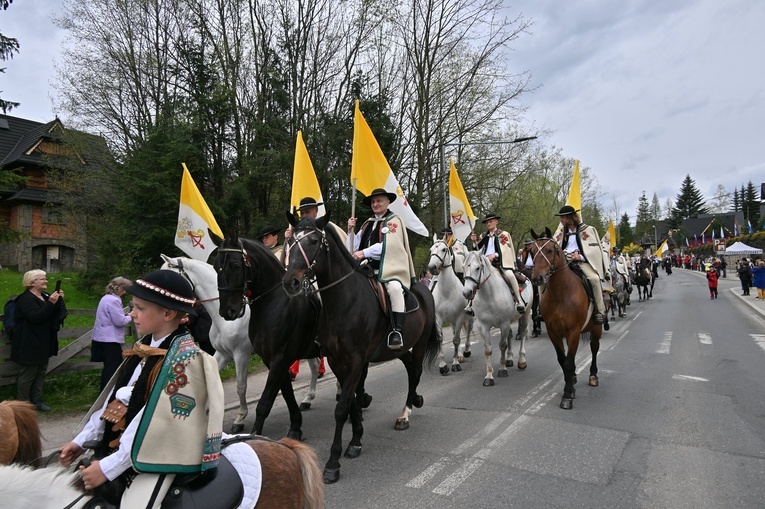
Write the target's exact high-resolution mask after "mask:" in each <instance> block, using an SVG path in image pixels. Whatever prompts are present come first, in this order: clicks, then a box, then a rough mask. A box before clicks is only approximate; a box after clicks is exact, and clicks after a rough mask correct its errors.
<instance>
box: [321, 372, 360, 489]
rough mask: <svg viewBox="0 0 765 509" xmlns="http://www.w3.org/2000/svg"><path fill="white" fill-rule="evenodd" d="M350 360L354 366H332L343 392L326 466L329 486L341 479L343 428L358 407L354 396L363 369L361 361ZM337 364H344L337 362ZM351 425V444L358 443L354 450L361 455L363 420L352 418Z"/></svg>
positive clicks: (337, 406)
mask: <svg viewBox="0 0 765 509" xmlns="http://www.w3.org/2000/svg"><path fill="white" fill-rule="evenodd" d="M349 360H350V361H352V362H353V365H352V366H348V367H347V368H346V367H344V366H343V367H340V368H339V369H338V370H336V369H335V365H334V364H332V371H334V372H335V376H337V379H338V381H339V382H340V384H341V385H342V392H341V393H340V398H339V399H338V401H337V404H336V405H335V435H334V437H333V439H332V447H330V453H329V460H327V463H326V464H325V465H324V482H325V483H327V484H331V483H335V482H337V481H338V480H339V479H340V455H341V454H342V453H343V426H345V422H346V421H347V420H348V415H349V413H350V411H351V406H353V407H354V408H355V407H356V404H355V401H354V399H355V396H354V395H355V392H356V387H357V386H358V384H359V381H360V377H361V371H362V369H363V366H362V365H361V362H362V361H361V359H359V358H352V359H349ZM335 364H342V363H340V362H337V363H335ZM351 424H352V426H353V440H352V441H351V443H352V444H353V441H354V440H355V441H356V442H357V443H356V444H354V450H356V451H358V452H359V453H360V452H361V435H362V434H363V427H362V425H361V418H360V417H359V418H356V417H355V416H352V417H351ZM357 431H358V436H357ZM349 447H350V446H349ZM357 455H358V454H357Z"/></svg>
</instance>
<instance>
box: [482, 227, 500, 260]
mask: <svg viewBox="0 0 765 509" xmlns="http://www.w3.org/2000/svg"><path fill="white" fill-rule="evenodd" d="M494 233H495V234H496V231H495V232H494ZM493 254H497V250H496V248H495V247H494V237H493V236H492V237H489V241H488V242H486V250H485V251H484V253H483V255H484V256H489V255H493Z"/></svg>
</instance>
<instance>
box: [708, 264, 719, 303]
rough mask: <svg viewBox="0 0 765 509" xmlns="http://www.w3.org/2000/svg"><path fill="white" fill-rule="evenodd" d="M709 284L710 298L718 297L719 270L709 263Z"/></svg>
mask: <svg viewBox="0 0 765 509" xmlns="http://www.w3.org/2000/svg"><path fill="white" fill-rule="evenodd" d="M707 284H708V285H709V298H710V299H716V298H717V271H716V270H715V269H714V267H712V265H711V264H710V265H709V268H708V269H707Z"/></svg>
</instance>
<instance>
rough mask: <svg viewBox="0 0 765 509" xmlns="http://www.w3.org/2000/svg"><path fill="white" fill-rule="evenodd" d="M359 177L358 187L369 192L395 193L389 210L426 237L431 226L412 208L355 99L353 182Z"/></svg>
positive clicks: (414, 230)
mask: <svg viewBox="0 0 765 509" xmlns="http://www.w3.org/2000/svg"><path fill="white" fill-rule="evenodd" d="M354 179H356V188H357V189H358V190H359V191H361V192H362V193H364V194H365V195H366V196H369V195H370V194H371V193H372V191H374V190H375V189H377V188H383V189H385V190H386V191H388V192H389V193H396V196H398V198H397V199H396V201H394V202H393V203H391V204H390V210H391V211H393V213H395V214H397V215H398V216H399V217H400V218H402V219H403V220H404V224H406V227H407V228H408V229H409V230H412V231H413V232H415V233H419V234H420V235H422V236H424V237H427V236H428V229H427V228H425V225H424V224H422V221H420V219H419V218H418V217H417V215H416V214H415V213H414V211H413V210H412V207H411V206H410V205H409V200H407V198H406V196H405V195H404V190H403V189H401V185H399V183H398V180H397V179H396V176H395V175H394V174H393V170H391V168H390V165H389V164H388V160H387V159H386V158H385V155H384V154H383V152H382V149H381V148H380V145H379V144H378V143H377V139H376V138H375V135H374V134H373V133H372V129H370V127H369V124H367V121H366V120H365V119H364V116H363V115H362V114H361V110H360V109H359V101H358V99H357V100H356V111H355V113H354V117H353V156H352V158H351V183H353V181H354Z"/></svg>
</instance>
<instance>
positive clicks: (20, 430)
mask: <svg viewBox="0 0 765 509" xmlns="http://www.w3.org/2000/svg"><path fill="white" fill-rule="evenodd" d="M41 456H42V440H41V439H40V426H39V424H38V423H37V411H36V410H35V407H34V405H32V404H31V403H29V402H27V401H3V402H0V465H10V464H11V463H15V464H19V465H30V466H32V467H35V468H37V467H39V466H40V463H41Z"/></svg>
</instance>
